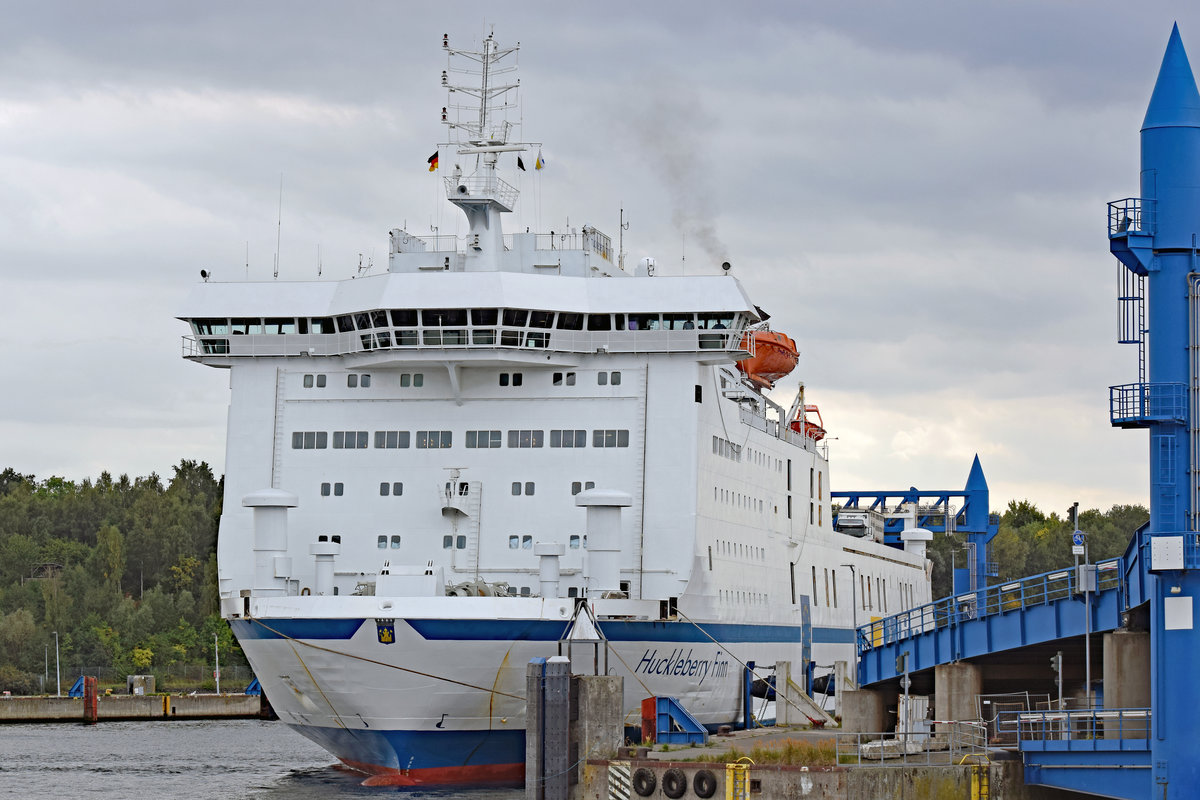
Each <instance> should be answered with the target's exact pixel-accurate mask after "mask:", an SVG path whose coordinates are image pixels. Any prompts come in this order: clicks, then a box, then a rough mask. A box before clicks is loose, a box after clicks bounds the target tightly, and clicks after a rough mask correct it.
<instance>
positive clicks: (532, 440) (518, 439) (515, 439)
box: [508, 431, 544, 448]
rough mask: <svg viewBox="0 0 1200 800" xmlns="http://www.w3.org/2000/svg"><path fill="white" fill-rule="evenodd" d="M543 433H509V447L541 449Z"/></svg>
mask: <svg viewBox="0 0 1200 800" xmlns="http://www.w3.org/2000/svg"><path fill="white" fill-rule="evenodd" d="M543 433H544V432H543V431H509V432H508V446H509V447H521V448H524V447H541V446H542V441H543Z"/></svg>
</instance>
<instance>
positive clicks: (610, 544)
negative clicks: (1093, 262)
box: [575, 489, 633, 597]
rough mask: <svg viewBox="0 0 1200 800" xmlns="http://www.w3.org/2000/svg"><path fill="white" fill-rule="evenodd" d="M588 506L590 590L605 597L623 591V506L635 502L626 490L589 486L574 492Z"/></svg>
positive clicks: (576, 501) (588, 578)
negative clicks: (576, 492) (590, 487)
mask: <svg viewBox="0 0 1200 800" xmlns="http://www.w3.org/2000/svg"><path fill="white" fill-rule="evenodd" d="M575 505H577V506H582V507H584V508H586V509H587V537H588V545H587V592H588V596H589V597H602V596H603V595H604V593H605V592H619V591H620V590H621V561H620V558H621V509H622V508H624V507H626V506H631V505H633V498H632V497H630V496H629V495H628V494H627V493H625V492H618V491H615V490H611V489H588V490H586V491H583V492H580V493H579V494H577V495H575Z"/></svg>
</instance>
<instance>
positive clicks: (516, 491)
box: [512, 481, 521, 497]
mask: <svg viewBox="0 0 1200 800" xmlns="http://www.w3.org/2000/svg"><path fill="white" fill-rule="evenodd" d="M512 495H513V497H520V496H521V482H520V481H513V484H512Z"/></svg>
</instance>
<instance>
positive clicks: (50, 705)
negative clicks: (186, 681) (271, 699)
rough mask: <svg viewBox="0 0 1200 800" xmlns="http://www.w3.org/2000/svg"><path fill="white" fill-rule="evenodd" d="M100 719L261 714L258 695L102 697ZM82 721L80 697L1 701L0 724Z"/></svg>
mask: <svg viewBox="0 0 1200 800" xmlns="http://www.w3.org/2000/svg"><path fill="white" fill-rule="evenodd" d="M96 706H97V718H98V719H99V721H101V722H103V721H105V720H137V719H222V718H224V719H245V718H254V717H258V716H260V715H261V714H262V701H261V700H260V699H259V697H258V696H256V695H244V694H220V695H217V694H198V695H179V696H172V695H149V696H140V695H101V696H100V697H98V698H97V699H96ZM82 720H83V699H82V698H78V697H6V698H4V699H2V700H0V724H3V723H6V722H77V721H82Z"/></svg>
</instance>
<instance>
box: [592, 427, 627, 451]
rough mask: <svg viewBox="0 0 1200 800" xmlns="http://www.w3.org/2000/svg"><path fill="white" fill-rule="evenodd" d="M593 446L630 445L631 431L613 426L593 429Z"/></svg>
mask: <svg viewBox="0 0 1200 800" xmlns="http://www.w3.org/2000/svg"><path fill="white" fill-rule="evenodd" d="M592 447H629V431H628V430H625V429H621V430H615V429H612V428H609V429H601V430H593V431H592Z"/></svg>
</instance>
